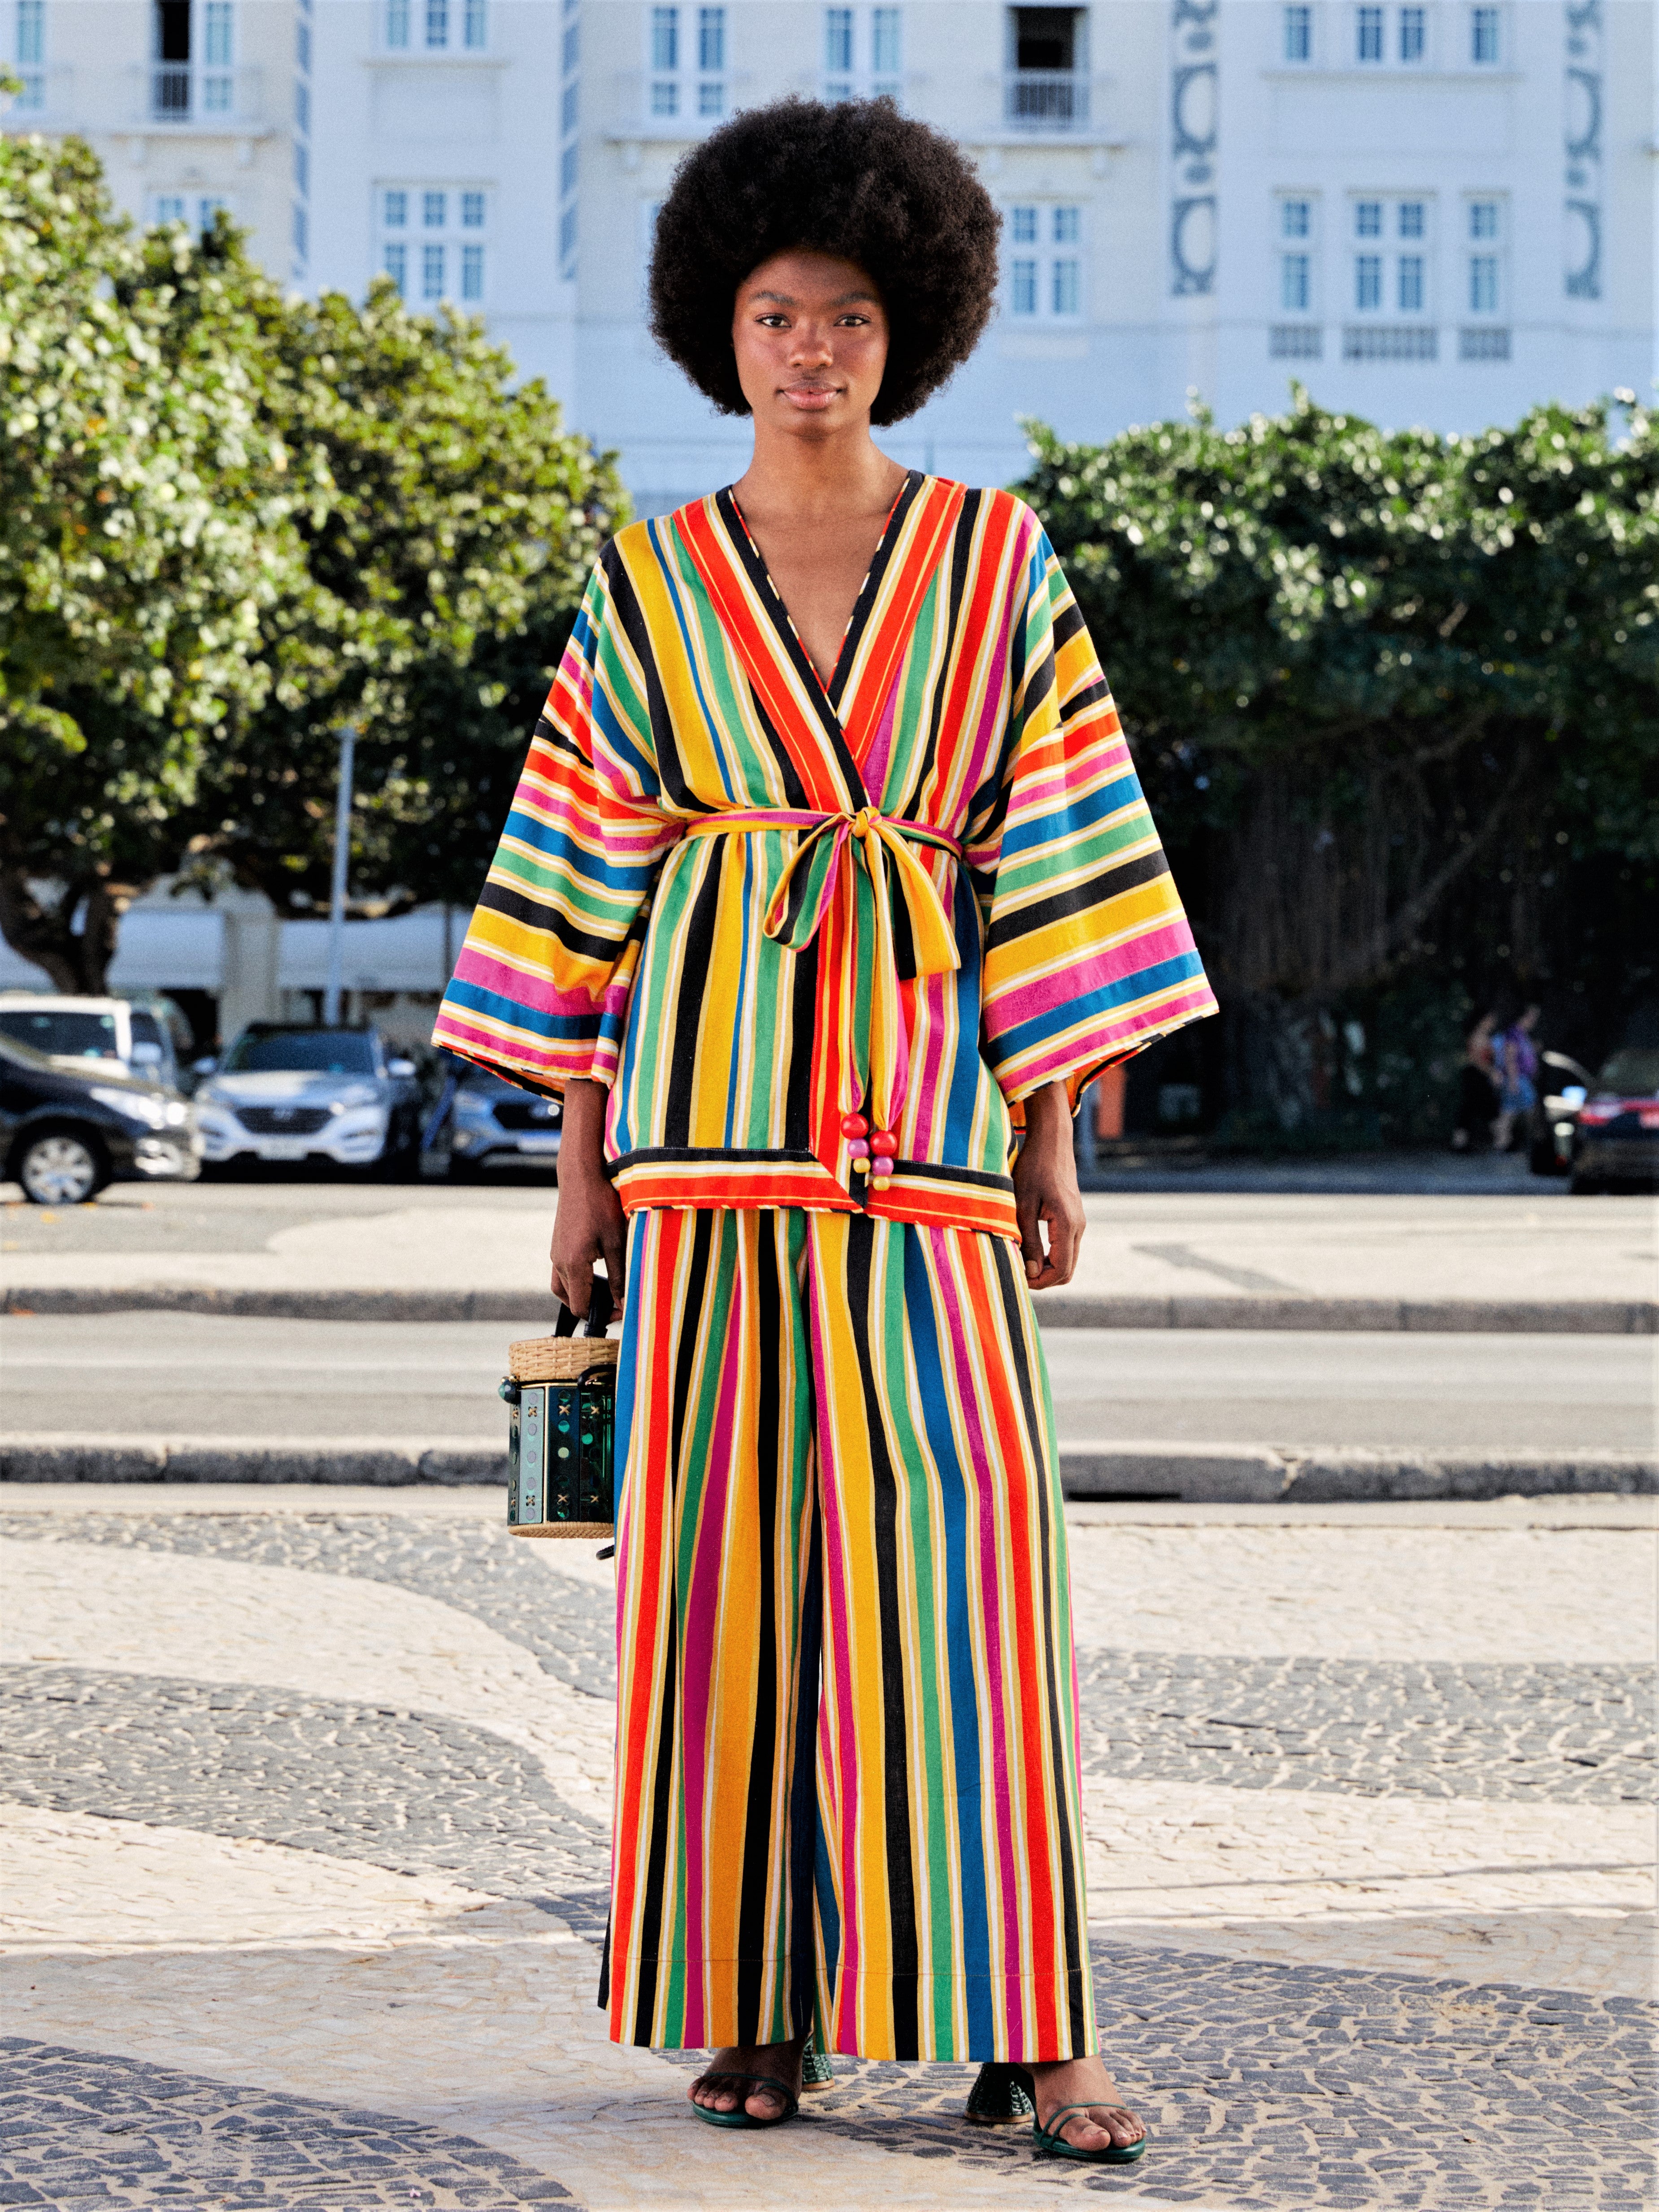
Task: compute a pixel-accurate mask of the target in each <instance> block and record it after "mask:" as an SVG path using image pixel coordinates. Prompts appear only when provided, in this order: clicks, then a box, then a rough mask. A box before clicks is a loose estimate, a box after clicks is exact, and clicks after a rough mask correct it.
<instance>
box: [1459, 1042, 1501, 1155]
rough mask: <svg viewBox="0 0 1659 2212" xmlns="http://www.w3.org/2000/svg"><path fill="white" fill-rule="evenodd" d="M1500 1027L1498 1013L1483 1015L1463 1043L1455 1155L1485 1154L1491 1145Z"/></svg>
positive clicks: (1495, 1106) (1496, 1100) (1496, 1103)
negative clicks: (1494, 1039) (1495, 1045)
mask: <svg viewBox="0 0 1659 2212" xmlns="http://www.w3.org/2000/svg"><path fill="white" fill-rule="evenodd" d="M1497 1027H1498V1017H1497V1015H1496V1014H1482V1015H1481V1017H1480V1020H1479V1021H1478V1022H1477V1023H1476V1024H1475V1025H1474V1028H1473V1029H1472V1030H1470V1031H1469V1033H1468V1037H1467V1038H1466V1039H1465V1040H1464V1044H1463V1067H1462V1074H1461V1075H1460V1077H1459V1079H1458V1085H1457V1126H1456V1127H1455V1129H1454V1130H1453V1131H1452V1150H1453V1152H1485V1151H1486V1147H1487V1146H1488V1145H1490V1144H1491V1142H1492V1125H1493V1123H1494V1122H1495V1121H1496V1120H1497V1118H1498V1085H1497V1084H1496V1082H1495V1081H1494V1079H1493V1078H1494V1073H1495V1068H1496V1054H1495V1053H1494V1051H1493V1048H1492V1036H1493V1033H1494V1031H1495V1030H1497Z"/></svg>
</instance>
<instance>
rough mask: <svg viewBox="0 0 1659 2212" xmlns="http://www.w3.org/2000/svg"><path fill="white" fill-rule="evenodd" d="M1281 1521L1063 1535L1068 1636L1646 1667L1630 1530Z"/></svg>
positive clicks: (1307, 1652)
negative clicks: (1069, 1602) (1071, 1629)
mask: <svg viewBox="0 0 1659 2212" xmlns="http://www.w3.org/2000/svg"><path fill="white" fill-rule="evenodd" d="M1296 1510H1297V1509H1295V1508H1291V1509H1290V1510H1289V1511H1288V1512H1287V1513H1286V1514H1285V1515H1284V1516H1281V1517H1280V1518H1279V1521H1278V1522H1277V1523H1276V1525H1273V1526H1271V1527H1265V1528H1264V1527H1260V1526H1255V1527H1252V1526H1232V1527H1228V1526H1219V1527H1196V1528H1194V1527H1188V1528H1144V1527H1141V1528H1135V1527H1123V1526H1109V1525H1108V1526H1103V1525H1100V1524H1099V1523H1097V1522H1086V1523H1084V1524H1082V1525H1073V1526H1072V1527H1071V1528H1070V1529H1069V1541H1070V1544H1071V1554H1072V1585H1073V1609H1074V1623H1075V1633H1076V1636H1077V1640H1078V1642H1079V1644H1105V1645H1109V1646H1111V1647H1112V1648H1113V1649H1115V1650H1121V1651H1189V1652H1194V1653H1201V1652H1213V1653H1218V1654H1223V1655H1230V1656H1238V1657H1241V1658H1243V1657H1250V1656H1258V1657H1262V1658H1295V1657H1303V1656H1306V1657H1313V1658H1331V1659H1405V1660H1420V1659H1451V1660H1462V1661H1465V1662H1468V1661H1480V1660H1487V1661H1500V1662H1501V1661H1525V1660H1540V1659H1546V1660H1547V1659H1553V1660H1559V1661H1568V1662H1580V1663H1585V1662H1598V1661H1599V1662H1614V1663H1618V1662H1623V1663H1626V1664H1639V1663H1642V1662H1651V1660H1652V1659H1653V1657H1654V1654H1655V1643H1656V1620H1655V1610H1654V1565H1655V1557H1656V1545H1655V1541H1654V1539H1653V1537H1652V1536H1651V1535H1650V1534H1646V1533H1644V1532H1642V1531H1639V1530H1635V1529H1607V1528H1575V1529H1562V1530H1556V1529H1542V1528H1508V1529H1505V1528H1473V1529H1463V1528H1363V1527H1362V1528H1340V1527H1337V1528H1333V1527H1314V1528H1304V1527H1301V1526H1298V1525H1297V1523H1296V1522H1295V1519H1294V1514H1295V1511H1296Z"/></svg>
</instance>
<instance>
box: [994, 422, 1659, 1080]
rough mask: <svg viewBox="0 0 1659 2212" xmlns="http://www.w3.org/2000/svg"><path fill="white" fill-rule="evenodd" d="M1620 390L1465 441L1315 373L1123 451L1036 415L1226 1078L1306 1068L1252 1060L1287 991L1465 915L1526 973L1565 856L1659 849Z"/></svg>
mask: <svg viewBox="0 0 1659 2212" xmlns="http://www.w3.org/2000/svg"><path fill="white" fill-rule="evenodd" d="M1622 402H1623V404H1621V406H1620V410H1619V412H1620V419H1619V420H1618V421H1617V422H1616V423H1615V421H1614V419H1613V409H1612V408H1610V407H1609V406H1597V407H1592V408H1587V409H1583V410H1568V409H1566V408H1564V407H1559V406H1546V407H1540V408H1538V409H1535V410H1533V412H1531V413H1530V414H1528V416H1526V417H1525V418H1524V420H1523V421H1522V422H1520V423H1519V424H1518V425H1516V427H1515V428H1512V429H1504V430H1492V431H1488V432H1486V433H1484V434H1482V435H1478V436H1470V437H1446V438H1442V437H1439V436H1437V435H1434V434H1432V433H1431V432H1426V431H1421V430H1411V431H1403V432H1396V433H1389V432H1385V431H1382V430H1379V429H1376V428H1374V427H1373V426H1372V425H1370V424H1369V423H1366V422H1359V421H1357V420H1355V419H1354V418H1352V417H1350V416H1340V415H1332V414H1328V413H1327V412H1325V411H1323V410H1321V409H1319V408H1317V407H1316V406H1314V405H1313V404H1310V402H1309V401H1308V400H1307V398H1305V396H1304V395H1302V394H1299V393H1298V395H1297V403H1296V404H1295V406H1294V408H1293V410H1292V411H1291V412H1290V413H1289V414H1288V415H1286V416H1282V417H1278V418H1268V417H1266V416H1254V417H1252V418H1251V420H1250V421H1249V422H1247V423H1245V424H1243V425H1242V426H1241V427H1239V428H1234V429H1221V428H1218V427H1217V426H1216V424H1215V423H1214V422H1212V421H1211V420H1210V419H1209V418H1208V417H1207V416H1204V415H1201V414H1200V415H1199V416H1196V417H1195V418H1194V420H1192V421H1191V422H1185V423H1161V424H1156V425H1154V426H1152V428H1146V429H1134V430H1131V431H1128V432H1127V433H1126V434H1125V435H1122V436H1121V437H1119V438H1116V439H1115V440H1114V441H1111V442H1110V443H1109V444H1108V445H1105V446H1101V447H1083V446H1068V445H1065V444H1062V443H1061V442H1060V441H1059V440H1057V439H1056V438H1055V437H1054V435H1052V434H1051V433H1050V432H1048V431H1047V430H1046V429H1043V428H1041V427H1040V426H1036V427H1034V428H1033V432H1032V453H1033V462H1034V465H1033V468H1032V471H1031V473H1030V476H1029V477H1028V478H1027V479H1026V481H1025V483H1024V484H1022V486H1021V487H1020V489H1021V490H1022V491H1023V492H1024V494H1025V495H1026V496H1027V497H1028V498H1029V499H1030V501H1031V502H1032V504H1033V505H1034V506H1035V507H1036V508H1037V510H1038V512H1039V513H1041V514H1042V517H1043V518H1044V520H1045V522H1046V523H1047V525H1048V531H1049V533H1050V536H1051V537H1052V538H1053V539H1054V544H1055V546H1056V548H1057V550H1059V552H1060V556H1061V558H1062V560H1063V561H1064V562H1065V563H1066V567H1067V570H1068V573H1069V574H1070V575H1071V578H1072V581H1073V586H1074V587H1075V589H1076V591H1077V594H1078V597H1079V602H1080V604H1081V605H1082V607H1083V611H1084V612H1085V617H1086V618H1087V619H1088V621H1089V623H1090V625H1091V629H1092V630H1093V632H1094V635H1095V636H1096V639H1097V642H1098V644H1099V646H1100V649H1101V651H1102V653H1103V656H1104V657H1105V659H1106V660H1107V662H1108V665H1109V668H1110V670H1111V671H1112V673H1113V675H1114V678H1115V684H1116V687H1117V689H1118V690H1119V691H1120V693H1121V703H1122V708H1123V712H1124V716H1125V721H1126V726H1127V730H1128V732H1129V736H1130V738H1131V742H1132V744H1133V747H1134V750H1135V754H1136V757H1137V761H1138V763H1139V767H1140V769H1141V772H1142V774H1143V775H1144V776H1145V778H1146V781H1147V783H1148V785H1149V787H1150V789H1151V792H1152V798H1153V801H1154V805H1155V806H1156V807H1157V809H1158V813H1159V817H1160V820H1161V822H1162V823H1163V824H1164V829H1165V831H1166V835H1167V837H1168V840H1169V842H1170V844H1171V846H1172V848H1174V850H1175V852H1176V855H1177V860H1178V865H1179V867H1180V872H1181V874H1182V883H1183V888H1184V889H1186V890H1188V894H1189V896H1190V898H1191V902H1192V903H1193V905H1194V908H1195V912H1196V920H1197V923H1198V927H1199V929H1200V936H1201V939H1202V941H1203V944H1204V949H1205V951H1206V957H1207V959H1208V961H1209V963H1210V964H1211V967H1212V971H1213V972H1214V974H1215V975H1216V979H1217V981H1218V985H1219V987H1220V989H1221V992H1222V994H1223V998H1224V1004H1225V1006H1227V1008H1228V1012H1229V1051H1230V1053H1231V1055H1232V1062H1233V1064H1232V1065H1231V1066H1230V1067H1229V1069H1228V1071H1227V1088H1228V1090H1229V1092H1230V1094H1231V1096H1232V1097H1234V1098H1235V1099H1238V1098H1249V1097H1260V1096H1261V1095H1263V1094H1264V1093H1265V1094H1266V1095H1267V1096H1268V1097H1273V1098H1274V1099H1275V1100H1276V1101H1277V1100H1278V1099H1279V1097H1280V1095H1281V1094H1283V1095H1285V1096H1288V1095H1289V1094H1290V1092H1291V1091H1294V1090H1295V1089H1296V1086H1297V1081H1298V1080H1299V1079H1298V1077H1297V1072H1296V1071H1295V1070H1290V1071H1284V1070H1281V1071H1279V1073H1277V1074H1275V1072H1274V1071H1273V1069H1272V1068H1271V1067H1269V1068H1267V1069H1266V1070H1263V1069H1262V1068H1261V1067H1260V1066H1257V1067H1255V1069H1252V1068H1251V1067H1249V1066H1244V1065H1243V1064H1242V1061H1243V1060H1249V1059H1250V1058H1251V1057H1252V1055H1253V1054H1254V1055H1255V1057H1256V1058H1257V1059H1258V1060H1259V1059H1260V1058H1261V1055H1262V1054H1266V1055H1267V1058H1268V1059H1269V1060H1271V1058H1272V1057H1273V1054H1274V1052H1275V1051H1278V1050H1279V1049H1280V1045H1279V1043H1276V1042H1274V1036H1275V1033H1279V1034H1281V1035H1282V1030H1283V1024H1282V1022H1280V1021H1279V1019H1278V1018H1277V1014H1276V1012H1275V1010H1282V1009H1285V1008H1286V1007H1289V1008H1291V1009H1297V1008H1300V1009H1303V1010H1304V1011H1305V1010H1307V1009H1309V1008H1310V1007H1313V1006H1328V1005H1329V1004H1331V1003H1333V1002H1334V1001H1335V1000H1338V999H1340V998H1341V997H1342V996H1343V995H1344V994H1356V993H1364V992H1367V991H1369V992H1371V993H1375V992H1376V990H1377V989H1378V988H1379V987H1385V986H1388V985H1389V984H1390V983H1393V982H1398V981H1401V979H1402V978H1404V977H1406V976H1407V975H1409V974H1410V973H1412V972H1413V970H1414V969H1421V968H1422V967H1424V966H1425V963H1429V964H1432V963H1435V962H1437V960H1443V959H1444V958H1445V957H1446V956H1447V954H1448V950H1449V945H1448V939H1449V934H1450V933H1454V932H1455V931H1456V930H1457V929H1459V928H1462V929H1464V930H1468V929H1469V928H1471V927H1474V928H1477V929H1479V928H1485V929H1486V931H1487V932H1488V934H1489V938H1490V943H1491V945H1492V947H1493V948H1496V949H1497V950H1498V951H1499V952H1500V953H1501V955H1502V956H1503V959H1504V960H1505V961H1507V962H1508V963H1509V966H1510V969H1511V970H1512V971H1514V972H1515V973H1516V975H1517V978H1518V980H1520V981H1522V982H1524V981H1527V980H1528V979H1535V978H1537V977H1538V976H1539V975H1541V973H1543V972H1544V971H1545V970H1546V969H1548V967H1549V965H1550V958H1551V955H1550V954H1549V953H1548V951H1547V947H1546V944H1545V939H1546V938H1547V935H1548V927H1549V914H1550V909H1551V907H1552V904H1553V903H1554V902H1555V900H1554V894H1555V893H1556V891H1557V888H1558V886H1559V884H1561V883H1562V881H1563V879H1564V878H1565V875H1566V874H1567V873H1568V872H1571V870H1573V869H1574V868H1575V867H1577V868H1589V869H1597V868H1601V869H1605V867H1606V866H1607V865H1608V863H1609V862H1615V863H1616V865H1617V866H1618V867H1619V868H1620V869H1622V870H1624V871H1626V872H1627V873H1628V872H1632V871H1634V872H1638V873H1640V874H1643V875H1644V876H1646V877H1649V878H1650V877H1651V875H1652V873H1653V872H1654V868H1655V864H1656V863H1659V793H1656V790H1655V787H1654V783H1653V778H1652V773H1651V771H1652V768H1653V764H1654V755H1655V712H1654V702H1655V700H1656V697H1659V439H1656V435H1655V425H1654V422H1653V418H1652V417H1651V416H1650V415H1649V414H1648V413H1646V412H1645V411H1644V410H1641V409H1638V408H1636V407H1635V406H1634V405H1633V404H1631V403H1629V399H1628V395H1623V396H1622ZM1615 433H1616V435H1615ZM1482 894H1485V895H1486V896H1485V905H1484V908H1483V906H1482V896H1481V895H1482ZM1499 909H1501V911H1500V910H1499ZM1477 917H1478V918H1477ZM1557 950H1558V951H1559V947H1558V948H1557ZM1455 957H1457V959H1458V960H1459V962H1460V963H1461V961H1462V955H1461V953H1460V954H1458V955H1457V956H1455ZM1499 964H1500V965H1501V964H1502V963H1501V962H1500V963H1499ZM1649 972H1651V970H1649ZM1253 1033H1259V1038H1258V1042H1259V1044H1260V1049H1259V1050H1258V1048H1257V1046H1256V1045H1253V1044H1252V1043H1251V1042H1250V1038H1251V1036H1252V1034H1253ZM1261 1039H1265V1042H1261ZM1304 1087H1305V1086H1304Z"/></svg>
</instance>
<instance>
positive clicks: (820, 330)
mask: <svg viewBox="0 0 1659 2212" xmlns="http://www.w3.org/2000/svg"><path fill="white" fill-rule="evenodd" d="M794 339H795V343H794V344H793V346H792V347H791V348H790V349H789V357H790V359H791V360H792V361H799V362H809V361H828V360H829V357H830V352H831V348H830V344H829V330H828V328H827V327H826V326H825V325H823V323H798V324H797V325H795V331H794Z"/></svg>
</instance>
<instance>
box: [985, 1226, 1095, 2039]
mask: <svg viewBox="0 0 1659 2212" xmlns="http://www.w3.org/2000/svg"><path fill="white" fill-rule="evenodd" d="M994 1243H995V1249H994V1251H993V1253H992V1255H991V1256H992V1263H993V1265H994V1267H995V1268H996V1271H997V1287H998V1289H999V1290H1000V1292H1001V1294H1002V1310H1003V1315H1004V1318H1005V1320H1006V1324H1007V1329H1008V1344H1009V1350H1010V1354H1011V1357H1010V1358H1009V1362H1008V1364H1009V1369H1010V1371H1011V1372H1012V1375H1013V1376H1014V1379H1015V1381H1016V1382H1017V1383H1018V1385H1019V1402H1020V1407H1021V1410H1022V1412H1023V1413H1024V1422H1025V1439H1026V1443H1027V1445H1028V1447H1029V1449H1030V1455H1031V1462H1032V1465H1033V1466H1034V1467H1035V1468H1036V1469H1037V1470H1038V1480H1037V1484H1036V1512H1037V1537H1038V1541H1039V1543H1040V1544H1041V1546H1042V1620H1040V1621H1037V1622H1035V1623H1034V1624H1033V1627H1032V1634H1033V1638H1034V1640H1035V1641H1036V1643H1037V1644H1038V1645H1039V1647H1040V1648H1041V1650H1042V1658H1043V1686H1044V1689H1045V1692H1046V1699H1045V1702H1046V1704H1047V1705H1048V1755H1049V1762H1050V1765H1052V1767H1053V1769H1054V1776H1055V1779H1056V1788H1055V1793H1054V1831H1055V1833H1056V1835H1057V1837H1058V1838H1059V1842H1060V1899H1061V1908H1062V1914H1063V1918H1064V1925H1065V1943H1066V2002H1067V2011H1068V2014H1069V2017H1070V2025H1071V2031H1072V2054H1073V2057H1081V2056H1082V2054H1083V2037H1084V2017H1085V2015H1084V2009H1083V1982H1082V1974H1083V1972H1084V1971H1086V1969H1087V1966H1088V1959H1087V1956H1086V1954H1085V1947H1084V1938H1083V1935H1082V1931H1081V1929H1080V1924H1079V1918H1078V1909H1077V1906H1078V1878H1077V1869H1078V1851H1079V1839H1078V1838H1076V1837H1075V1836H1073V1833H1072V1829H1071V1824H1070V1822H1069V1820H1067V1819H1066V1796H1065V1779H1066V1774H1067V1771H1068V1769H1069V1768H1070V1765H1071V1761H1070V1759H1069V1758H1068V1756H1067V1753H1066V1732H1065V1729H1064V1728H1063V1726H1062V1725H1061V1722H1060V1662H1061V1657H1062V1655H1061V1654H1060V1652H1059V1651H1058V1650H1056V1649H1055V1631H1056V1626H1057V1621H1056V1613H1055V1605H1054V1577H1053V1574H1052V1572H1051V1571H1050V1560H1049V1548H1050V1545H1051V1542H1052V1539H1053V1529H1054V1514H1053V1504H1054V1501H1053V1496H1052V1492H1051V1489H1050V1482H1051V1480H1052V1476H1051V1472H1050V1468H1049V1463H1048V1451H1047V1449H1046V1448H1045V1438H1044V1434H1043V1428H1042V1419H1041V1417H1040V1415H1039V1414H1038V1412H1037V1403H1036V1390H1035V1389H1034V1387H1033V1385H1032V1382H1031V1368H1030V1361H1029V1359H1027V1358H1026V1356H1025V1342H1026V1337H1025V1315H1024V1310H1023V1309H1022V1307H1021V1305H1020V1302H1019V1288H1020V1287H1021V1286H1019V1285H1017V1283H1016V1279H1015V1275H1014V1263H1013V1256H1012V1254H1011V1252H1010V1251H1009V1249H1008V1247H1007V1245H1006V1243H1004V1242H1003V1240H1002V1239H1001V1238H1000V1237H998V1238H996V1239H995V1240H994ZM1063 1656H1064V1658H1065V1662H1066V1668H1065V1672H1066V1684H1067V1687H1068V1691H1069V1686H1070V1683H1071V1680H1072V1667H1071V1656H1072V1655H1071V1653H1070V1652H1069V1651H1067V1652H1066V1653H1065V1654H1064V1655H1063ZM1072 1779H1073V1781H1076V1779H1077V1777H1076V1774H1075V1772H1073V1774H1072ZM1056 2055H1058V2054H1056Z"/></svg>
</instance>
